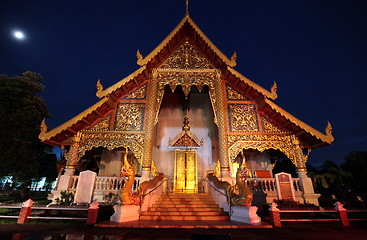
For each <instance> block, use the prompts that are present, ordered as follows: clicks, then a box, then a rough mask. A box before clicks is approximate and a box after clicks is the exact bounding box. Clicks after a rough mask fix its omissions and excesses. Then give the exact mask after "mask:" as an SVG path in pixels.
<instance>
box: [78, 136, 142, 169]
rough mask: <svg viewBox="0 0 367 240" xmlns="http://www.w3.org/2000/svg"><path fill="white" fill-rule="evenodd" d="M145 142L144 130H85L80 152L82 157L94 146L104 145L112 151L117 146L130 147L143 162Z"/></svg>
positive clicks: (140, 161)
mask: <svg viewBox="0 0 367 240" xmlns="http://www.w3.org/2000/svg"><path fill="white" fill-rule="evenodd" d="M143 144H144V133H143V132H118V131H104V132H92V131H84V132H83V138H82V142H81V146H80V148H79V150H78V154H79V157H80V158H81V157H82V156H84V154H85V153H86V151H88V150H91V149H92V148H97V147H104V148H107V149H108V150H110V151H112V150H113V149H115V148H119V147H125V148H127V147H128V148H130V149H131V150H132V151H133V152H134V155H135V157H136V158H137V160H138V161H139V163H142V159H143V147H142V146H143Z"/></svg>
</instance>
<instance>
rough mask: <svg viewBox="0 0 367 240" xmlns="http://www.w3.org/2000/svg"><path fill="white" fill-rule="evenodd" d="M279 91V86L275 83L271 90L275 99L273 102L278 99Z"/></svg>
mask: <svg viewBox="0 0 367 240" xmlns="http://www.w3.org/2000/svg"><path fill="white" fill-rule="evenodd" d="M277 90H278V85H277V83H276V82H275V81H274V84H273V86H272V87H271V90H270V92H271V94H272V95H273V96H274V99H273V100H275V99H277V98H278V94H277Z"/></svg>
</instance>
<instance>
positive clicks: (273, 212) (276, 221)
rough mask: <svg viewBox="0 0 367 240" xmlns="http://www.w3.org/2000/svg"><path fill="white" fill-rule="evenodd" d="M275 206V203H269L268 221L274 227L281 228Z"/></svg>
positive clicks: (277, 210) (277, 209)
mask: <svg viewBox="0 0 367 240" xmlns="http://www.w3.org/2000/svg"><path fill="white" fill-rule="evenodd" d="M277 206H278V205H277V204H276V203H275V202H272V203H270V208H269V210H270V220H271V223H272V224H273V226H274V227H282V223H281V222H280V212H279V208H277Z"/></svg>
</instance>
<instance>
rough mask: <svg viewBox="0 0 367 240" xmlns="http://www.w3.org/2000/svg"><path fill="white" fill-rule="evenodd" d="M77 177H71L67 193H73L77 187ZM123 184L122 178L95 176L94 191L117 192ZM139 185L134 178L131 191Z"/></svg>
mask: <svg viewBox="0 0 367 240" xmlns="http://www.w3.org/2000/svg"><path fill="white" fill-rule="evenodd" d="M78 178H79V176H72V177H71V184H70V187H69V191H75V190H76V186H77V185H78ZM124 183H125V179H124V178H123V177H102V176H97V177H96V182H95V187H94V190H97V191H112V192H117V191H119V190H120V189H121V188H122V187H123V186H124ZM139 185H140V177H136V178H135V181H134V185H133V191H135V190H136V189H137V188H138V187H139Z"/></svg>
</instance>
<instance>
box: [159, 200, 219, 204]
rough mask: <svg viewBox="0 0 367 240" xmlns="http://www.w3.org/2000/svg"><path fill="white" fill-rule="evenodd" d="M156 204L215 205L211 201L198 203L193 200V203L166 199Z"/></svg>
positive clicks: (198, 201)
mask: <svg viewBox="0 0 367 240" xmlns="http://www.w3.org/2000/svg"><path fill="white" fill-rule="evenodd" d="M155 203H156V204H163V205H164V204H198V203H199V204H200V203H205V204H215V202H214V201H213V200H205V201H200V200H195V201H187V200H167V199H158V200H157V201H156V202H155Z"/></svg>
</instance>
